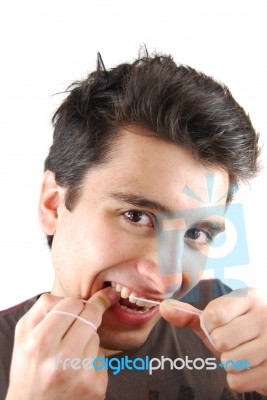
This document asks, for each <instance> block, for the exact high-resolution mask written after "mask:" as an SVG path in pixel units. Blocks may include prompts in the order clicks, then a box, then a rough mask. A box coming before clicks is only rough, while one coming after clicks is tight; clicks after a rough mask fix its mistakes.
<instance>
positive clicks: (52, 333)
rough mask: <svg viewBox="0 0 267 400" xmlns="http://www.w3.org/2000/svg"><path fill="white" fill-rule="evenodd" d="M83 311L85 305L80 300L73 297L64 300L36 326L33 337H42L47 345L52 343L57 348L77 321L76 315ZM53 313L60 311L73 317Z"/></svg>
mask: <svg viewBox="0 0 267 400" xmlns="http://www.w3.org/2000/svg"><path fill="white" fill-rule="evenodd" d="M83 309H84V304H83V303H82V302H81V300H79V299H73V298H72V297H66V298H64V299H62V300H61V301H59V302H58V303H57V304H56V305H55V306H54V307H53V308H52V310H50V312H49V313H47V314H46V316H45V317H44V319H43V320H42V321H41V322H40V323H39V324H38V325H37V326H36V328H35V329H34V331H33V335H34V336H36V337H38V336H39V335H40V336H41V337H42V338H43V339H42V340H43V341H45V342H46V343H47V344H49V343H51V346H52V347H57V346H58V343H59V342H61V341H62V339H63V338H64V336H65V334H66V332H67V331H68V330H69V329H70V327H71V326H72V324H73V323H74V322H75V321H76V315H79V314H80V313H81V312H82V310H83ZM51 311H59V312H63V313H67V314H72V315H73V316H70V315H62V314H57V313H52V312H51Z"/></svg>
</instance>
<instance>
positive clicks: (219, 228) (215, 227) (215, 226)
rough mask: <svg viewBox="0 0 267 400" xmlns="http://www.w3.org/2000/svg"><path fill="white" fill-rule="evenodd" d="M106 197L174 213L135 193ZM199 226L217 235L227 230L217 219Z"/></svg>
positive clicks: (120, 193) (109, 193)
mask: <svg viewBox="0 0 267 400" xmlns="http://www.w3.org/2000/svg"><path fill="white" fill-rule="evenodd" d="M105 197H109V198H112V199H115V200H117V201H119V202H122V203H128V204H131V205H132V206H136V207H140V208H149V209H153V210H155V211H157V212H159V213H173V210H171V209H170V208H168V207H166V206H164V205H162V204H161V203H159V202H157V201H155V200H150V199H147V198H145V197H142V196H139V195H137V194H135V193H131V192H115V191H110V192H108V193H107V195H106V196H105ZM197 225H199V226H200V227H201V228H206V229H210V230H212V231H214V232H215V233H221V232H223V231H224V230H225V223H224V222H221V221H218V220H217V218H216V220H215V221H209V220H205V219H203V220H200V221H197V222H196V223H195V224H194V226H197Z"/></svg>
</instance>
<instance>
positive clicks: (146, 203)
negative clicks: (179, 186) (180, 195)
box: [107, 191, 171, 213]
mask: <svg viewBox="0 0 267 400" xmlns="http://www.w3.org/2000/svg"><path fill="white" fill-rule="evenodd" d="M107 197H110V198H113V199H115V200H117V201H120V202H123V203H128V204H131V205H133V206H136V207H144V208H150V209H153V210H155V211H157V212H163V213H164V212H171V210H170V209H169V208H168V207H166V206H164V205H162V204H160V203H158V202H157V201H155V200H150V199H147V198H145V197H142V196H139V195H137V194H135V193H127V192H113V191H112V192H109V193H108V194H107Z"/></svg>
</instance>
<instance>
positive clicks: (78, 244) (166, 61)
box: [0, 56, 267, 400]
mask: <svg viewBox="0 0 267 400" xmlns="http://www.w3.org/2000/svg"><path fill="white" fill-rule="evenodd" d="M53 122H54V126H55V131H54V141H53V144H52V146H51V148H50V152H49V155H48V157H47V159H46V162H45V175H44V180H43V185H42V191H41V198H40V205H39V215H40V221H41V224H42V227H43V229H44V231H45V233H46V234H47V236H48V243H49V245H50V246H51V250H52V257H53V265H54V268H55V282H54V286H53V289H52V291H51V294H44V295H42V296H36V297H35V298H33V299H30V300H28V301H27V302H25V303H23V304H21V305H19V306H16V307H15V308H13V309H10V310H7V311H5V312H3V313H2V315H1V320H0V321H1V322H0V326H1V334H0V335H1V336H0V338H1V345H0V349H1V364H0V371H1V377H0V380H1V399H4V398H5V395H6V392H7V397H6V398H7V400H20V399H23V400H29V399H38V400H42V399H46V400H47V399H49V400H50V399H51V400H52V399H57V400H58V399H66V400H67V399H74V398H77V399H108V400H111V399H112V400H113V399H123V400H124V399H129V400H130V399H133V400H139V399H140V400H141V399H142V400H145V399H147V400H148V399H150V400H152V399H168V400H172V399H173V400H177V399H195V400H197V399H201V400H203V399H205V400H206V399H212V400H216V399H225V400H226V399H264V398H265V397H264V396H265V395H267V379H266V378H267V328H266V320H267V319H266V316H267V304H266V303H265V302H264V301H263V300H262V299H261V298H260V296H259V295H258V293H257V291H256V290H253V289H249V290H247V292H246V293H245V292H244V291H241V290H240V291H233V292H231V290H230V289H229V288H227V287H226V286H224V285H223V284H221V283H220V282H219V281H215V282H213V281H202V282H200V283H199V284H198V280H199V275H200V271H201V269H202V268H203V262H202V261H203V258H204V259H205V258H207V257H208V254H209V253H208V252H209V247H210V245H211V242H212V240H213V239H214V237H215V236H216V234H218V233H220V232H222V231H223V229H224V221H223V216H222V215H220V213H219V212H217V211H216V212H213V211H212V210H214V209H216V210H218V209H220V210H221V209H224V208H225V204H226V200H227V201H228V202H229V201H230V200H231V198H232V190H231V187H233V186H232V185H234V184H235V183H238V182H240V181H242V180H247V179H248V178H251V177H252V176H253V175H254V174H255V173H256V172H257V157H258V153H259V150H258V144H257V143H258V137H257V135H256V133H255V131H254V129H253V127H252V125H251V123H250V120H249V118H248V116H247V115H246V114H245V113H244V111H243V109H242V108H241V107H240V106H239V105H238V104H237V103H236V101H235V100H234V99H233V97H232V96H231V94H230V92H229V90H228V89H227V88H226V87H224V86H222V85H220V84H218V83H217V82H215V81H214V80H213V79H212V78H210V77H207V76H205V75H204V74H201V73H199V72H197V71H195V70H194V69H192V68H190V67H186V66H182V65H181V66H176V65H175V63H174V62H173V61H172V59H171V58H170V57H167V56H154V57H149V56H147V57H144V58H140V59H138V60H137V61H135V62H134V63H133V64H122V65H119V66H118V67H116V68H114V69H112V70H108V71H107V70H106V69H105V68H104V66H103V63H102V61H101V57H100V56H99V59H98V67H97V71H95V72H93V73H92V74H90V75H89V76H88V78H87V79H85V80H84V81H82V82H77V83H76V84H74V85H73V86H72V87H71V89H70V93H69V95H68V97H67V98H66V100H65V101H64V102H63V104H62V105H61V106H60V107H59V109H58V110H57V112H56V113H55V116H54V119H53ZM207 176H209V177H212V185H213V190H212V196H211V198H210V201H209V202H208V207H207V204H205V202H203V201H202V200H201V199H205V200H206V199H207V196H208V193H207V192H208V191H207V185H206V179H207ZM185 188H190V191H191V192H190V193H193V194H194V195H189V194H188V193H189V192H188V190H185ZM227 192H228V196H225V193H227ZM226 197H227V199H226ZM218 199H219V200H218ZM183 215H187V217H186V218H183ZM188 215H189V217H188ZM199 254H201V255H202V256H201V257H202V258H201V257H199ZM196 285H197V286H196ZM192 288H194V289H193V290H191V289H192ZM190 290H191V291H190ZM189 291H190V292H189ZM174 292H175V293H174ZM188 292H189V294H188V295H187V297H186V298H184V299H187V303H181V302H179V301H178V299H180V298H182V297H183V296H185V295H186V293H188ZM197 295H199V296H198V297H199V299H198V301H197V302H196V301H193V303H192V304H191V305H190V304H189V301H190V299H191V300H195V299H196V297H197ZM135 296H137V297H141V298H145V299H147V300H148V301H143V302H142V301H141V302H137V303H135V301H136V300H135V299H134V297H135ZM170 296H171V297H173V298H176V299H177V301H170V300H165V301H164V299H165V298H166V297H170ZM215 297H216V298H215ZM83 300H88V301H87V302H85V301H83ZM149 300H153V301H156V302H162V304H161V305H160V306H159V305H154V303H153V302H152V303H150V302H149ZM151 305H153V307H151ZM177 307H178V308H177ZM179 308H182V310H181V309H179ZM183 309H185V310H187V312H184V311H183ZM200 310H203V312H202V314H201V317H200V313H201V311H200ZM161 317H163V318H161ZM15 326H16V330H15ZM95 327H96V328H97V331H96V330H95V329H94V328H95ZM14 330H15V340H14V344H13V334H14ZM12 350H13V355H12V362H11V354H12ZM215 357H218V358H215ZM97 358H98V361H97V362H94V361H93V360H95V359H97ZM149 360H150V364H149V365H150V367H151V368H150V369H149V370H148V369H147V364H145V362H149ZM151 360H152V361H151ZM220 360H221V362H222V364H221V367H222V366H224V367H225V368H220V366H219V363H220ZM229 360H231V361H229ZM159 361H160V362H161V364H160V363H159ZM215 361H216V362H215ZM10 363H11V369H10V379H9V368H10ZM104 366H106V368H104ZM115 366H117V369H116V368H115ZM107 370H108V371H107Z"/></svg>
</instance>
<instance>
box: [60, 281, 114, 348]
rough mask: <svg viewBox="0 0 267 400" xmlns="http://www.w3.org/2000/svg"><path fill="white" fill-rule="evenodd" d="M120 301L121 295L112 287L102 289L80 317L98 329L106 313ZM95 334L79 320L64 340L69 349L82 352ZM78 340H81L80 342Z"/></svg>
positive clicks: (89, 302)
mask: <svg viewBox="0 0 267 400" xmlns="http://www.w3.org/2000/svg"><path fill="white" fill-rule="evenodd" d="M119 299H120V293H118V292H116V291H115V290H114V289H113V288H112V287H107V288H105V289H102V290H100V291H98V292H97V293H95V294H94V295H93V296H92V297H91V298H90V299H89V300H88V301H87V302H86V303H85V305H84V308H83V310H82V311H81V313H80V314H79V317H81V318H82V319H83V320H85V321H88V322H90V323H92V324H93V325H95V327H96V328H98V327H99V326H100V324H101V321H102V315H103V314H104V312H105V311H106V310H107V309H108V308H109V307H111V306H112V305H113V304H115V303H116V302H117V301H118V300H119ZM95 334H96V331H95V330H94V329H93V328H92V327H90V326H88V325H87V324H85V323H84V322H83V321H82V320H80V319H77V320H75V321H74V323H73V324H72V326H71V327H70V329H69V331H68V332H67V334H66V335H65V337H64V338H63V342H64V346H65V347H66V348H69V349H72V348H76V349H77V351H79V352H82V351H83V349H84V347H85V346H86V345H87V343H88V341H89V340H90V338H91V337H92V335H95ZM77 338H79V340H78V341H77Z"/></svg>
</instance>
